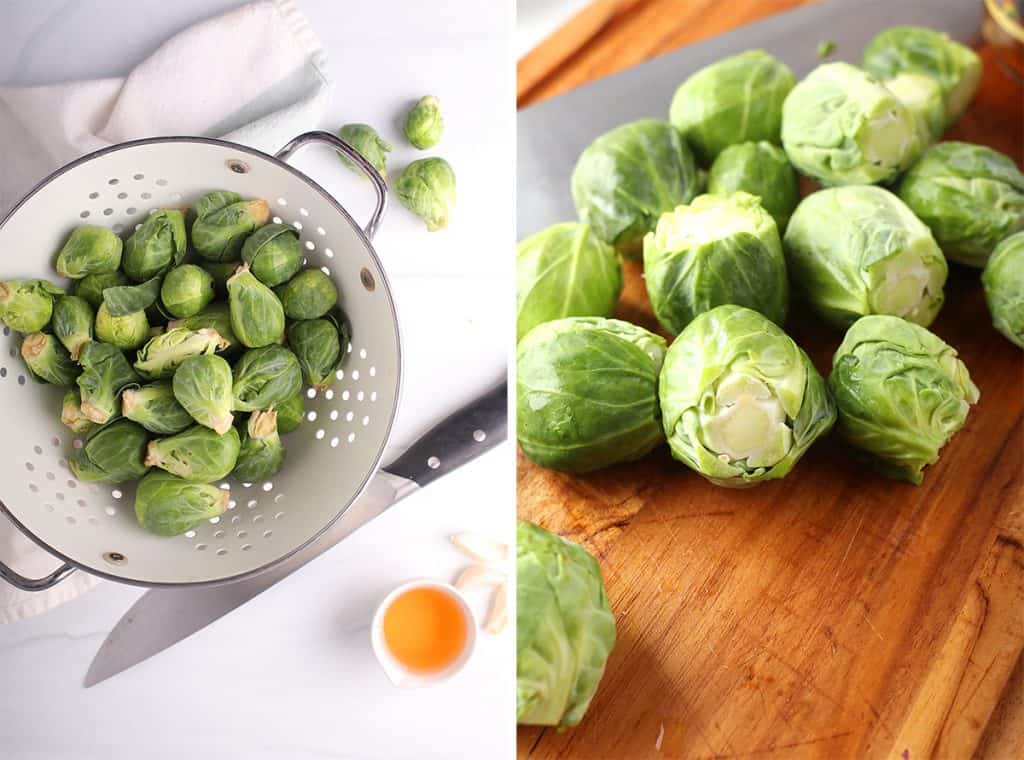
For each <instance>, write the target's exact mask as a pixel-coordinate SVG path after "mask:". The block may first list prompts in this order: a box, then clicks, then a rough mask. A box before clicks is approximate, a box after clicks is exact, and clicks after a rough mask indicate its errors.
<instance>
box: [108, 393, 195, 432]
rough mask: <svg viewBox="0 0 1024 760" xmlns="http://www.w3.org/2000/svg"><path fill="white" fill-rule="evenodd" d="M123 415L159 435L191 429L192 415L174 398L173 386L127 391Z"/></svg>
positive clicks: (122, 398) (122, 406) (123, 397)
mask: <svg viewBox="0 0 1024 760" xmlns="http://www.w3.org/2000/svg"><path fill="white" fill-rule="evenodd" d="M121 414H123V415H124V416H125V417H127V418H128V419H130V420H131V421H132V422H137V423H139V424H140V425H142V427H144V428H146V430H148V431H149V432H151V433H156V434H157V435H174V434H175V433H180V432H181V431H182V430H184V429H185V428H187V427H189V426H191V425H192V415H191V414H189V413H188V412H187V411H185V407H183V406H182V405H181V404H179V403H178V400H177V399H176V398H174V391H173V390H172V388H171V384H170V382H162V383H151V384H150V385H143V386H142V387H141V388H125V389H124V391H123V392H122V393H121Z"/></svg>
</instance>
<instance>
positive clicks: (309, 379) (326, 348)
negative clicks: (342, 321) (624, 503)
mask: <svg viewBox="0 0 1024 760" xmlns="http://www.w3.org/2000/svg"><path fill="white" fill-rule="evenodd" d="M288 346H289V347H290V348H291V350H292V351H293V352H294V353H295V357H296V359H298V362H299V367H301V369H302V379H303V380H304V381H305V382H306V383H308V384H309V385H312V386H313V387H314V388H316V389H318V390H324V389H325V388H328V387H330V386H331V385H332V384H333V383H334V380H335V375H334V373H335V372H336V371H337V369H338V366H339V364H340V363H341V360H342V358H343V355H342V353H341V351H342V346H341V340H340V337H339V335H338V327H337V325H336V324H334V322H332V321H331V320H329V319H304V320H301V321H299V322H293V323H292V325H291V326H290V327H289V328H288ZM264 408H266V407H264Z"/></svg>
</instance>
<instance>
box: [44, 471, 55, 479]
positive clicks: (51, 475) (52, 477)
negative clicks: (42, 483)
mask: <svg viewBox="0 0 1024 760" xmlns="http://www.w3.org/2000/svg"><path fill="white" fill-rule="evenodd" d="M46 479H47V480H56V479H57V476H56V475H54V474H53V473H52V472H48V473H46Z"/></svg>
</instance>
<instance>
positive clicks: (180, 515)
mask: <svg viewBox="0 0 1024 760" xmlns="http://www.w3.org/2000/svg"><path fill="white" fill-rule="evenodd" d="M228 498H229V497H228V492H227V491H224V490H221V489H220V488H217V486H214V485H208V484H206V483H189V482H188V481H187V480H182V479H181V478H178V477H175V476H174V475H171V474H170V473H168V472H163V471H161V470H154V471H153V472H151V473H149V474H148V475H146V477H144V478H143V479H142V480H141V481H139V487H138V488H137V489H136V491H135V517H136V519H137V520H138V521H139V525H141V526H142V527H143V528H145V529H146V530H148V531H149V532H150V533H155V534H156V535H158V536H177V535H180V534H182V533H185V532H186V531H189V530H192V529H193V528H195V527H196V526H197V525H199V524H200V523H201V522H203V520H210V519H212V518H214V517H219V516H220V515H222V514H224V512H225V511H227V508H228Z"/></svg>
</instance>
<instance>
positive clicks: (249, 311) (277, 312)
mask: <svg viewBox="0 0 1024 760" xmlns="http://www.w3.org/2000/svg"><path fill="white" fill-rule="evenodd" d="M228 305H229V306H230V309H231V329H232V331H233V332H234V334H235V335H236V336H237V337H238V340H239V342H240V343H241V344H242V345H244V346H247V347H249V348H261V347H262V346H269V345H270V344H271V343H280V342H281V340H283V338H284V314H285V312H284V307H283V306H282V305H281V301H280V300H278V297H277V296H276V295H274V291H272V290H271V289H270V288H268V287H267V286H266V285H264V284H263V283H262V282H260V281H259V280H257V279H256V277H255V276H254V275H253V273H252V272H250V271H249V265H248V264H243V265H242V266H241V268H239V270H238V272H237V273H236V274H235V275H234V276H233V277H232V278H231V279H230V280H228Z"/></svg>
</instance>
